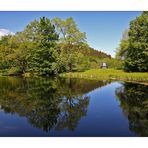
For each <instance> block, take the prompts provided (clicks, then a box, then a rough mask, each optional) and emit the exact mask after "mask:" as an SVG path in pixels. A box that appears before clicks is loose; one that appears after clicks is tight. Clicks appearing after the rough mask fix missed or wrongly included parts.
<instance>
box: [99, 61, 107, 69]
mask: <svg viewBox="0 0 148 148" xmlns="http://www.w3.org/2000/svg"><path fill="white" fill-rule="evenodd" d="M100 68H102V69H105V68H108V65H107V63H105V62H103V63H101V65H100Z"/></svg>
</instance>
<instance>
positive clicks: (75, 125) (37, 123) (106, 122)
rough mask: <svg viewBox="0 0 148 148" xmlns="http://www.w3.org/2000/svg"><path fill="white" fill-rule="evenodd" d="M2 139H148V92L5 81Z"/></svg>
mask: <svg viewBox="0 0 148 148" xmlns="http://www.w3.org/2000/svg"><path fill="white" fill-rule="evenodd" d="M0 136H19V137H20V136H23V137H24V136H34V137H36V136H39V137H40V136H51V137H55V136H64V137H65V136H68V137H70V136H72V137H73V136H99V137H106V136H107V137H114V136H117V137H119V136H120V137H121V136H128V137H129V136H148V86H144V85H141V84H133V83H126V82H118V81H114V82H111V81H105V80H104V81H94V80H84V79H61V78H60V79H58V78H52V79H49V78H27V79H25V78H21V77H1V78H0Z"/></svg>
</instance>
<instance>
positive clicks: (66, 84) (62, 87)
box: [0, 77, 107, 131]
mask: <svg viewBox="0 0 148 148" xmlns="http://www.w3.org/2000/svg"><path fill="white" fill-rule="evenodd" d="M106 83H107V82H100V83H99V82H96V81H85V80H77V79H54V80H53V79H46V78H34V79H23V78H12V77H7V78H2V79H0V105H1V109H2V110H4V112H5V113H11V114H14V113H16V114H18V115H19V116H24V117H26V118H27V120H28V121H29V123H30V124H31V125H32V126H34V127H37V128H40V129H42V130H44V131H49V130H50V129H51V128H55V129H57V130H62V129H64V128H69V129H70V130H74V129H75V128H76V126H77V124H78V122H79V120H80V119H81V117H83V116H85V115H86V112H87V107H88V104H89V97H88V96H87V95H84V94H86V93H87V92H89V91H91V90H93V89H95V88H97V87H101V86H103V85H105V84H106Z"/></svg>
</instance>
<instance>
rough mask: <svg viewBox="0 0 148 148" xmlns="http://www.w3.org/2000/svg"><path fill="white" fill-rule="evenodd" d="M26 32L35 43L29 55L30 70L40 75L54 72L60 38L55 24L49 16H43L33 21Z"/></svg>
mask: <svg viewBox="0 0 148 148" xmlns="http://www.w3.org/2000/svg"><path fill="white" fill-rule="evenodd" d="M24 34H25V36H26V37H27V39H28V41H30V42H32V43H33V44H34V45H35V47H33V48H32V50H31V54H30V56H29V57H28V62H29V63H28V65H29V68H30V70H32V71H34V72H37V73H38V74H40V75H50V74H53V73H54V70H55V69H54V68H55V66H54V65H55V63H56V60H57V56H58V51H57V49H56V42H57V41H58V38H59V36H58V34H57V33H56V31H55V26H54V25H53V24H52V23H51V21H50V20H49V19H48V18H45V17H42V18H40V20H39V21H36V20H35V21H34V22H31V23H30V24H29V25H28V26H27V27H26V28H25V30H24Z"/></svg>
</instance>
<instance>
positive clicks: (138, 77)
mask: <svg viewBox="0 0 148 148" xmlns="http://www.w3.org/2000/svg"><path fill="white" fill-rule="evenodd" d="M60 76H61V77H69V78H85V79H98V80H101V79H113V80H125V81H138V82H148V72H133V73H128V72H124V71H122V70H115V69H91V70H87V71H85V72H73V73H62V74H60Z"/></svg>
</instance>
